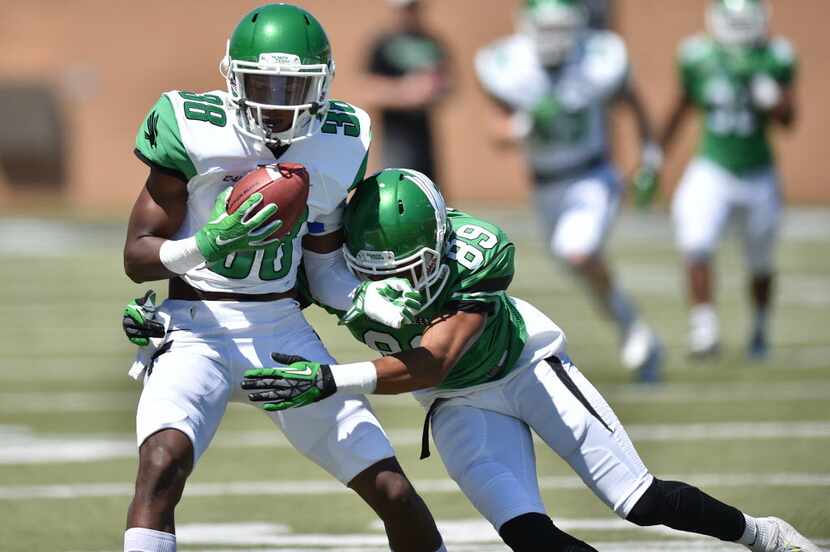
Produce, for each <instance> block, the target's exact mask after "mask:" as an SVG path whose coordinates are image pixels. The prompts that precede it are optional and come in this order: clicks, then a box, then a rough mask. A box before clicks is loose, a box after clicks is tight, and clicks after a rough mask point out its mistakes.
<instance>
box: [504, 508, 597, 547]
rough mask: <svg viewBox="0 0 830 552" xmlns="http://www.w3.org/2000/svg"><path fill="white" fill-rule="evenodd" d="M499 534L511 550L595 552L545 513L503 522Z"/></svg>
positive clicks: (525, 515) (531, 514) (522, 516)
mask: <svg viewBox="0 0 830 552" xmlns="http://www.w3.org/2000/svg"><path fill="white" fill-rule="evenodd" d="M499 535H500V536H501V538H502V540H504V542H505V544H507V546H509V547H510V548H511V549H512V550H513V552H597V550H596V549H595V548H592V547H591V546H589V545H587V544H585V543H584V542H582V541H581V540H579V539H577V538H574V537H572V536H571V535H569V534H567V533H565V532H563V531H562V530H560V529H559V528H557V527H556V526H555V525H554V524H553V521H552V520H551V519H550V518H549V517H548V516H546V515H545V514H539V513H536V512H531V513H528V514H522V515H520V516H518V517H515V518H513V519H511V520H509V521H507V522H505V523H504V525H502V526H501V528H500V529H499Z"/></svg>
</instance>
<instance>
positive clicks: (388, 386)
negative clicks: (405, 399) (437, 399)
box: [373, 347, 449, 395]
mask: <svg viewBox="0 0 830 552" xmlns="http://www.w3.org/2000/svg"><path fill="white" fill-rule="evenodd" d="M373 364H374V365H375V370H376V372H377V387H376V388H375V391H374V392H375V393H377V394H379V395H395V394H398V393H408V392H411V391H417V390H418V389H426V388H428V387H435V386H437V385H440V383H441V382H442V381H444V378H446V376H447V372H448V368H449V366H448V363H447V362H446V359H443V358H440V357H437V356H436V355H435V353H433V352H432V351H430V350H429V349H426V348H424V347H417V348H415V349H412V350H410V351H403V352H401V353H397V354H395V355H391V356H386V357H383V358H379V359H377V360H375V361H374V362H373Z"/></svg>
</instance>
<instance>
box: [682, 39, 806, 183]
mask: <svg viewBox="0 0 830 552" xmlns="http://www.w3.org/2000/svg"><path fill="white" fill-rule="evenodd" d="M679 70H680V80H681V83H682V86H683V89H684V91H685V93H686V95H687V96H688V97H689V98H690V99H691V101H692V102H693V103H694V105H695V106H696V107H697V108H698V109H700V110H701V112H702V113H703V116H704V121H703V135H702V137H701V139H700V143H699V146H698V154H699V155H700V156H702V157H705V158H707V159H710V160H712V161H714V162H715V163H718V164H719V165H721V166H723V167H724V168H726V169H728V170H729V171H731V172H733V173H735V174H742V173H747V172H750V171H753V170H757V169H761V168H764V167H767V166H769V165H771V164H772V163H773V162H774V159H773V154H772V148H771V147H770V142H769V137H768V132H767V129H768V126H769V124H768V123H769V117H768V116H767V114H765V113H763V112H762V111H760V110H759V109H758V108H756V107H755V106H754V105H753V103H752V100H751V95H750V84H751V82H752V79H753V77H754V76H756V75H768V76H769V77H771V78H773V79H774V80H775V81H776V82H778V84H779V85H780V86H781V87H782V88H787V87H788V86H789V85H790V84H791V83H792V82H793V80H794V79H795V73H796V59H795V53H794V51H793V48H792V46H791V45H790V43H789V42H787V41H786V40H784V39H782V38H775V39H772V40H770V41H769V42H767V43H765V44H763V45H760V46H755V47H734V48H727V47H724V46H722V45H720V44H718V43H717V42H715V41H714V40H713V39H712V38H709V37H706V36H696V37H692V38H690V39H688V40H686V41H685V42H684V43H683V45H682V46H681V48H680V55H679Z"/></svg>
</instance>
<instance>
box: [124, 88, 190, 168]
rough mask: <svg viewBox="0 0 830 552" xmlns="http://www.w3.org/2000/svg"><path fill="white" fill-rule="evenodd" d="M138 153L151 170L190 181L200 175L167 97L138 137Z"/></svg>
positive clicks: (161, 101)
mask: <svg viewBox="0 0 830 552" xmlns="http://www.w3.org/2000/svg"><path fill="white" fill-rule="evenodd" d="M135 153H136V155H137V156H138V158H139V159H141V160H142V161H143V162H144V163H147V164H148V165H150V166H151V167H155V168H158V169H160V170H162V171H163V172H167V173H169V174H172V175H173V176H176V177H178V178H181V179H182V180H184V181H188V180H190V179H191V178H193V176H194V175H195V174H196V168H195V167H194V166H193V161H191V159H190V156H189V155H188V153H187V148H185V145H184V142H183V141H182V137H181V133H180V132H179V125H178V123H177V121H176V114H175V112H174V110H173V104H172V103H171V101H170V99H169V98H168V97H167V95H166V94H162V96H161V97H160V98H159V99H158V101H157V102H156V103H155V105H153V107H152V108H151V109H150V111H149V113H147V116H146V117H145V118H144V121H143V123H142V124H141V126H140V127H139V129H138V133H137V134H136V137H135Z"/></svg>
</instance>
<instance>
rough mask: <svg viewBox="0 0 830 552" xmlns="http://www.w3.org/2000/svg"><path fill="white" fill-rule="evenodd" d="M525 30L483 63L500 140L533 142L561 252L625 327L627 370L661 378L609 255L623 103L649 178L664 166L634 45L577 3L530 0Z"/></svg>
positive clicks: (652, 338) (545, 215)
mask: <svg viewBox="0 0 830 552" xmlns="http://www.w3.org/2000/svg"><path fill="white" fill-rule="evenodd" d="M517 23H518V31H517V33H516V34H514V35H511V36H509V37H507V38H503V39H501V40H499V41H497V42H495V43H494V44H491V45H489V46H486V47H485V48H482V49H481V50H480V51H479V52H478V54H477V56H476V70H477V73H478V78H479V80H480V82H481V85H482V86H483V87H484V89H485V91H486V92H487V93H488V94H489V95H490V97H491V98H492V99H493V100H494V102H495V103H496V105H498V106H499V107H500V109H499V111H498V114H497V115H496V117H497V119H496V125H495V126H496V128H495V132H496V134H497V138H498V139H499V140H500V142H501V143H503V144H505V145H508V144H513V143H516V142H518V141H521V142H523V143H524V145H525V148H526V151H527V158H528V162H529V164H530V167H531V171H532V173H533V179H534V184H535V196H534V203H535V205H536V208H537V211H538V215H539V218H540V220H541V221H542V224H543V227H544V232H545V234H544V235H545V239H546V240H548V243H549V246H550V249H551V251H552V252H553V254H554V256H555V257H557V258H558V259H561V260H562V261H564V262H565V263H566V264H567V265H568V266H569V267H570V268H571V269H572V270H573V271H574V272H575V273H576V274H577V275H578V276H579V277H580V279H581V281H582V282H584V283H585V284H586V285H587V287H588V289H589V290H590V293H591V295H592V296H593V298H594V299H595V300H596V302H597V303H598V304H599V306H600V307H601V309H602V310H603V312H604V313H605V314H607V315H608V316H609V317H610V318H611V319H612V320H613V321H614V322H615V323H616V325H617V328H618V330H619V334H620V342H621V349H620V353H621V361H622V363H623V364H624V365H625V366H626V367H627V368H629V369H632V370H638V371H639V372H638V376H639V377H640V378H641V379H644V380H648V379H653V378H655V377H656V376H657V371H658V370H659V365H660V357H661V356H662V354H661V344H660V341H659V339H658V338H657V336H656V335H655V334H654V332H652V330H651V329H650V328H649V327H648V325H646V324H645V322H643V321H642V319H641V318H640V316H639V314H638V312H637V308H636V307H635V306H634V303H633V302H632V300H631V299H630V298H629V297H628V296H627V295H626V294H625V293H624V292H623V291H622V290H621V289H620V288H619V286H618V285H617V283H616V281H615V279H614V277H613V275H612V273H611V271H610V269H609V267H608V265H607V263H606V260H605V257H604V254H603V246H604V245H605V241H606V239H607V236H608V231H609V229H610V226H611V224H612V222H613V220H614V217H615V215H616V212H617V208H618V206H619V202H620V196H621V191H622V190H621V185H620V179H619V176H618V175H617V172H616V170H615V169H614V167H613V166H612V164H611V154H610V145H609V142H608V129H607V125H606V115H607V110H608V108H609V107H610V106H611V105H612V104H613V103H614V102H615V101H617V100H620V101H622V102H624V103H625V104H626V105H628V106H630V107H631V108H632V110H633V112H634V114H635V117H636V120H637V125H638V128H639V133H640V139H641V141H642V144H643V148H642V163H641V165H642V169H641V174H646V173H648V174H651V175H652V179H655V178H656V173H657V171H658V170H659V168H660V165H661V162H662V154H661V152H660V148H659V147H658V146H657V145H656V144H655V143H654V142H653V141H652V132H651V127H650V125H649V121H648V117H647V115H646V112H645V109H644V107H643V105H642V103H641V101H640V99H639V96H638V94H637V92H636V90H635V87H634V85H633V83H632V81H631V78H630V66H629V61H628V56H627V52H626V48H625V44H624V43H623V41H622V39H621V38H620V37H619V36H617V35H616V34H614V33H611V32H608V31H590V30H588V29H587V23H588V12H587V9H586V7H585V5H584V4H583V3H582V2H580V1H577V0H527V1H526V2H525V4H524V7H523V8H522V9H521V11H520V12H519V14H518V20H517Z"/></svg>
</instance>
